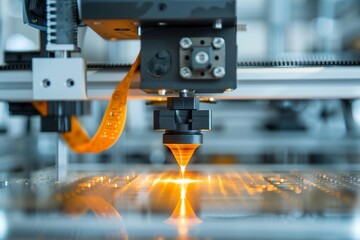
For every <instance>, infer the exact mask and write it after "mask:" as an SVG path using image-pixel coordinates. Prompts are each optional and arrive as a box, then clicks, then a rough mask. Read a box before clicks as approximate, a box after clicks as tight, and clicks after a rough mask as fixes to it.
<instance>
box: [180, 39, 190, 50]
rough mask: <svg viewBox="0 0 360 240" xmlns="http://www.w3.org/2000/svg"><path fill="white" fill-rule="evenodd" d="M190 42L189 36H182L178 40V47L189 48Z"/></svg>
mask: <svg viewBox="0 0 360 240" xmlns="http://www.w3.org/2000/svg"><path fill="white" fill-rule="evenodd" d="M192 44H193V43H192V41H191V39H190V38H182V39H181V40H180V47H181V48H182V49H189V48H191V46H192Z"/></svg>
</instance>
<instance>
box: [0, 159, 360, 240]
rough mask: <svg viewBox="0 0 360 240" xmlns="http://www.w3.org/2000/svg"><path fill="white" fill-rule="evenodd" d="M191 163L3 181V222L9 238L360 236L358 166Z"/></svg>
mask: <svg viewBox="0 0 360 240" xmlns="http://www.w3.org/2000/svg"><path fill="white" fill-rule="evenodd" d="M190 167H191V168H192V171H189V172H187V173H186V174H185V177H184V179H182V178H181V175H180V173H179V172H177V171H174V169H176V166H169V167H168V168H167V169H165V168H162V170H160V169H159V170H155V169H150V168H148V167H144V166H140V167H139V168H132V169H135V170H134V171H133V172H128V173H126V172H109V171H102V172H99V171H98V172H96V173H95V172H93V171H89V172H86V171H79V172H70V174H69V179H68V181H69V182H68V183H54V182H51V177H49V175H48V174H51V172H47V173H46V174H45V173H38V174H36V175H33V177H32V178H29V179H24V180H7V181H5V180H4V179H3V180H2V181H0V186H1V189H0V199H1V201H0V209H2V210H0V222H1V221H5V223H6V226H8V227H7V228H6V234H7V235H6V236H7V237H9V238H10V239H18V238H22V237H25V236H26V238H30V239H37V238H39V237H42V238H47V239H48V238H61V239H65V238H71V239H88V238H90V239H91V238H94V239H96V238H110V239H113V238H114V239H115V238H116V239H119V238H121V239H127V238H129V239H149V238H150V239H158V238H171V239H174V238H184V239H185V238H191V239H197V238H198V239H204V238H207V239H209V238H211V239H234V238H252V239H262V238H266V239H269V238H276V239H323V238H324V236H332V237H333V238H334V239H358V238H359V237H360V232H359V228H360V215H359V214H360V211H359V203H360V199H359V194H360V171H359V166H356V165H354V166H351V167H349V168H346V167H345V168H344V166H337V168H338V169H340V168H341V169H349V170H341V171H339V170H336V168H334V167H330V168H329V167H325V166H322V167H321V168H310V167H304V166H297V167H296V168H297V169H296V170H295V169H294V167H289V166H288V167H286V166H281V167H264V166H254V167H249V166H241V165H238V166H227V167H226V166H225V167H221V166H213V167H211V166H203V165H201V166H200V165H199V166H190ZM83 168H84V167H83ZM111 168H112V169H114V167H113V166H112V167H111ZM350 168H351V170H350ZM95 169H100V167H95ZM136 169H141V170H140V171H137V170H136ZM171 169H172V170H171ZM324 169H326V170H324ZM0 179H1V178H0ZM4 182H6V183H4ZM4 210H5V211H4ZM260 230H261V231H260ZM0 235H1V232H0ZM0 237H1V236H0Z"/></svg>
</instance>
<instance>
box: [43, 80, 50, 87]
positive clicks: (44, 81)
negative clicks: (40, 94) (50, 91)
mask: <svg viewBox="0 0 360 240" xmlns="http://www.w3.org/2000/svg"><path fill="white" fill-rule="evenodd" d="M42 85H43V87H44V88H48V87H50V85H51V82H50V80H49V79H47V78H46V79H44V80H43V81H42Z"/></svg>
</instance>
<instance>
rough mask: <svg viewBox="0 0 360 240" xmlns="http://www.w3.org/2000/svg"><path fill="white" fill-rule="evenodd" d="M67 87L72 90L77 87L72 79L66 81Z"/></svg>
mask: <svg viewBox="0 0 360 240" xmlns="http://www.w3.org/2000/svg"><path fill="white" fill-rule="evenodd" d="M66 85H67V86H68V87H69V88H71V87H73V86H74V85H75V81H74V80H72V79H71V78H69V79H68V80H67V81H66Z"/></svg>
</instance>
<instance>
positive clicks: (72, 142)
mask: <svg viewBox="0 0 360 240" xmlns="http://www.w3.org/2000/svg"><path fill="white" fill-rule="evenodd" d="M139 64H140V55H139V56H138V57H137V58H136V60H135V62H134V64H133V65H132V66H131V68H130V70H129V72H128V73H127V75H126V76H125V77H124V79H123V80H122V81H121V82H120V83H119V85H118V86H117V87H116V89H115V91H114V93H113V94H112V97H111V99H110V101H109V104H108V106H107V108H106V111H105V114H104V117H103V119H102V121H101V124H100V126H99V128H98V130H97V132H96V133H95V136H94V137H93V138H92V139H91V138H90V137H89V135H88V134H87V132H86V131H85V130H84V129H83V127H82V126H81V123H80V121H79V120H78V119H77V118H76V117H75V116H72V117H71V131H70V132H66V133H62V134H61V136H62V137H63V139H64V140H65V142H66V143H67V145H68V146H69V147H70V149H71V150H72V151H74V152H76V153H99V152H103V151H105V150H107V149H109V148H110V147H111V146H112V145H113V144H114V143H115V142H116V141H117V140H118V139H119V137H120V136H121V133H122V131H123V129H124V126H125V121H126V102H127V96H128V91H129V88H130V83H131V80H132V78H133V76H134V72H135V70H136V69H137V68H138V67H139ZM33 105H34V107H35V108H36V109H37V110H38V111H39V112H40V114H41V115H42V116H46V115H47V102H33Z"/></svg>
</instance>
